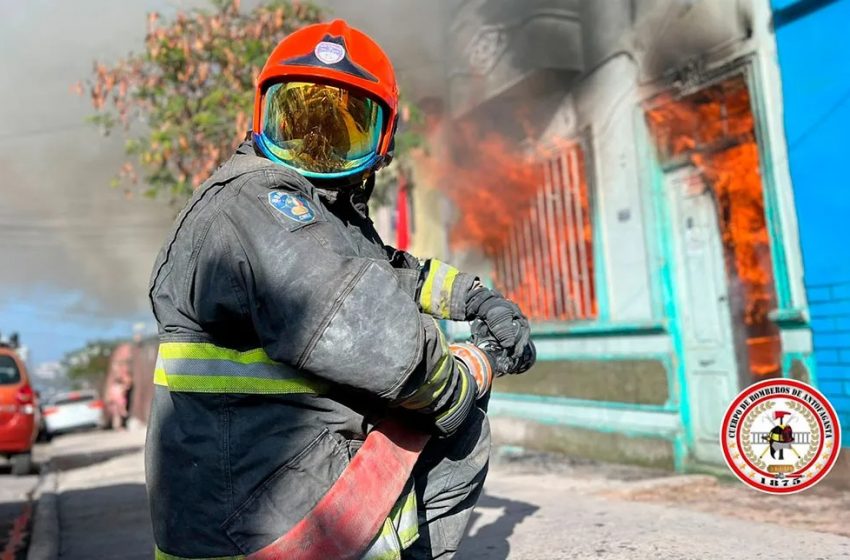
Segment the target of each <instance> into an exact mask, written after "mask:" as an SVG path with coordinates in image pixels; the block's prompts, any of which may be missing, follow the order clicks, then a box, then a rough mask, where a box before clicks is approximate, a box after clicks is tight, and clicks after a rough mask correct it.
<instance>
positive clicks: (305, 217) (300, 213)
mask: <svg viewBox="0 0 850 560" xmlns="http://www.w3.org/2000/svg"><path fill="white" fill-rule="evenodd" d="M269 204H271V205H272V206H273V207H274V209H275V210H277V211H278V212H280V213H281V214H283V215H284V216H286V217H287V218H289V219H290V220H293V221H296V222H298V223H299V224H309V223H310V222H312V221H313V220H315V219H316V213H315V212H314V211H313V209H312V208H311V207H310V204H309V203H308V202H307V199H306V198H304V197H303V196H301V195H299V194H290V193H283V192H278V191H272V192H270V193H269Z"/></svg>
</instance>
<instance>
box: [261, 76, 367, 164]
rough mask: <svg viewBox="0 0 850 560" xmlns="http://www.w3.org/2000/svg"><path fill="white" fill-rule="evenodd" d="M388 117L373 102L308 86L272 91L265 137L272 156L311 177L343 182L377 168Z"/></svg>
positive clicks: (267, 100)
mask: <svg viewBox="0 0 850 560" xmlns="http://www.w3.org/2000/svg"><path fill="white" fill-rule="evenodd" d="M383 124H384V116H383V109H382V108H381V106H380V105H379V104H378V103H377V102H375V101H373V100H372V99H370V98H368V97H366V96H364V95H361V94H359V93H354V92H351V91H349V90H346V89H344V88H340V87H337V86H332V85H327V84H314V83H308V82H286V83H280V84H275V85H273V86H271V87H270V88H269V89H268V90H267V92H266V95H265V103H264V107H263V116H262V125H263V128H262V130H261V131H260V136H261V138H262V142H263V144H264V145H265V146H264V147H265V148H266V150H267V151H268V152H270V153H269V154H268V155H270V156H272V157H273V158H275V159H278V160H279V161H280V162H281V163H284V164H286V165H289V166H290V167H293V168H295V169H296V170H298V171H299V172H302V173H304V174H305V175H308V176H316V177H322V176H340V175H345V174H348V173H354V172H356V171H359V170H361V169H363V168H365V167H367V166H369V165H371V164H372V163H373V162H374V161H375V159H376V157H377V151H378V143H379V142H380V140H381V132H382V130H383Z"/></svg>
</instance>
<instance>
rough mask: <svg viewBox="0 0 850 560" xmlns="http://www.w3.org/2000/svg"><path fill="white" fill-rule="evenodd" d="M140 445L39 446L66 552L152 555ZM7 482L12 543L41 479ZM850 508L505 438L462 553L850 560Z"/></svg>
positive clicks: (0, 505) (104, 439) (1, 488)
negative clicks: (538, 448)
mask: <svg viewBox="0 0 850 560" xmlns="http://www.w3.org/2000/svg"><path fill="white" fill-rule="evenodd" d="M143 443H144V432H143V431H141V430H139V431H131V432H119V433H115V432H100V431H99V432H85V433H77V434H70V435H66V436H61V437H58V438H56V439H54V441H53V442H52V443H50V444H47V445H40V446H39V448H38V451H37V458H38V459H39V461H41V462H43V463H44V462H49V464H50V467H51V468H52V469H54V470H55V471H57V472H58V483H57V490H58V492H59V499H58V504H59V505H58V509H59V511H58V519H59V531H58V532H59V554H60V556H59V557H60V558H63V559H69V560H74V559H90V558H103V559H110V558H115V559H118V558H121V559H127V558H129V559H135V558H139V559H141V558H150V557H151V550H152V547H153V543H152V538H151V530H150V522H149V520H148V510H147V503H146V496H145V490H144V472H143V451H142V447H143ZM2 480H3V483H2V484H0V515H2V516H3V517H2V518H0V522H2V535H3V536H2V538H3V539H4V542H5V541H8V539H9V535H10V533H11V529H12V528H13V525H14V519H15V518H16V517H18V516H19V515H20V514H21V512H22V511H23V509H24V508H25V505H26V493H27V492H28V491H30V490H31V489H32V488H33V486H35V484H36V483H37V481H38V477H37V476H35V475H33V476H29V477H22V478H13V477H11V476H8V475H7V474H4V475H3V479H2ZM848 506H850V497H848V495H847V493H846V492H836V491H834V490H831V489H829V488H828V487H825V486H824V487H819V488H816V489H814V490H812V491H811V492H808V493H805V494H802V495H797V496H787V497H782V496H767V495H762V494H759V493H757V492H755V491H753V490H749V489H747V488H744V487H743V485H741V484H740V483H738V482H729V481H718V480H717V479H715V478H714V477H710V476H706V475H688V476H676V475H671V474H670V473H666V472H661V471H655V470H649V469H643V468H638V467H626V466H617V465H605V464H599V463H593V462H589V461H576V460H571V459H569V458H566V457H561V456H555V455H545V454H526V453H523V452H521V450H517V449H510V448H503V449H502V450H501V452H500V453H496V456H495V457H494V461H493V467H492V469H491V473H490V476H489V477H488V481H487V486H486V489H485V494H484V495H483V496H482V498H481V500H480V502H479V506H478V508H477V509H476V512H475V514H474V515H473V519H472V523H471V524H470V527H469V530H468V537H467V539H466V540H465V541H464V543H463V545H462V547H461V550H460V551H459V553H458V555H457V557H458V558H461V559H464V560H466V559H470V560H484V559H506V558H510V559H519V560H532V559H533V560H547V559H551V560H555V559H585V558H594V559H605V560H619V559H656V558H661V559H669V560H673V559H682V560H684V559H714V558H718V559H719V558H724V559H726V558H741V559H745V558H746V559H753V558H765V559H767V558H769V559H771V560H781V559H786V558H787V559H801V558H805V559H816V558H821V559H824V560H832V559H838V558H850V538H848V534H850V528H848V527H847V526H846V523H843V522H842V518H843V516H844V515H845V514H846V512H847V511H848ZM780 523H781V525H780ZM21 557H22V556H21ZM4 558H5V557H4ZM10 558H11V557H10Z"/></svg>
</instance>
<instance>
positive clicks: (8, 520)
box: [0, 444, 50, 559]
mask: <svg viewBox="0 0 850 560" xmlns="http://www.w3.org/2000/svg"><path fill="white" fill-rule="evenodd" d="M33 455H34V458H35V461H36V465H35V467H34V468H33V474H30V475H28V476H13V475H12V474H11V467H10V465H9V464H8V463H7V462H5V459H0V558H4V559H5V558H16V557H20V556H21V553H22V552H23V544H24V542H23V541H24V539H25V537H26V530H27V527H28V525H29V523H28V522H29V517H30V515H31V513H32V512H31V508H30V507H29V493H30V492H31V491H32V490H34V489H35V486H36V484H38V480H39V475H38V469H39V467H40V465H41V464H43V463H44V462H45V461H46V460H47V459H48V458H49V456H50V452H49V446H48V445H42V444H39V445H38V446H37V449H36V450H35V452H34V454H33Z"/></svg>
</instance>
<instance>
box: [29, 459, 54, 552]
mask: <svg viewBox="0 0 850 560" xmlns="http://www.w3.org/2000/svg"><path fill="white" fill-rule="evenodd" d="M57 486H58V476H57V474H56V473H55V472H54V471H52V470H50V471H48V472H47V474H46V475H44V480H43V481H42V483H41V484H39V486H38V488H37V489H36V490H35V492H34V493H33V501H34V502H35V515H34V516H33V520H32V531H31V532H30V546H29V550H27V560H57V559H58V558H59V498H58V491H57Z"/></svg>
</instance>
